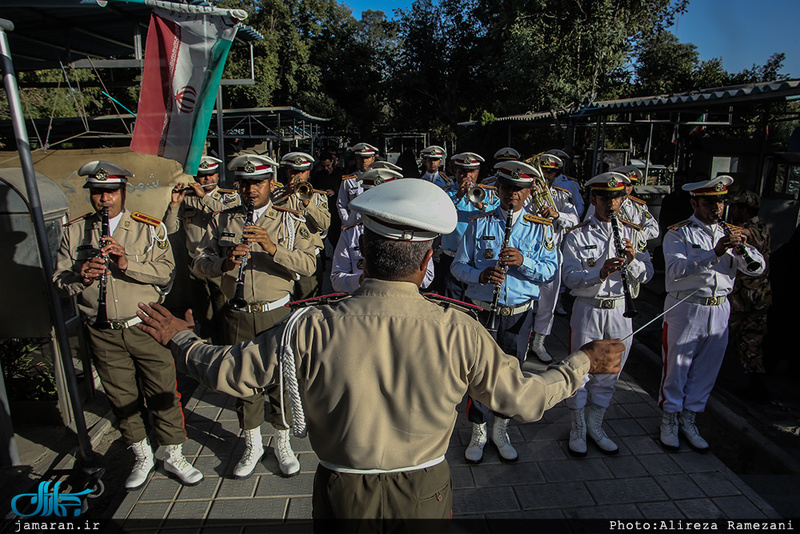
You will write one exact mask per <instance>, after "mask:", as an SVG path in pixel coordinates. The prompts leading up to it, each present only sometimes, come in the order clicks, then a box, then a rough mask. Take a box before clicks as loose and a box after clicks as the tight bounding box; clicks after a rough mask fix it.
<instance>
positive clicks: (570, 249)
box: [563, 172, 653, 456]
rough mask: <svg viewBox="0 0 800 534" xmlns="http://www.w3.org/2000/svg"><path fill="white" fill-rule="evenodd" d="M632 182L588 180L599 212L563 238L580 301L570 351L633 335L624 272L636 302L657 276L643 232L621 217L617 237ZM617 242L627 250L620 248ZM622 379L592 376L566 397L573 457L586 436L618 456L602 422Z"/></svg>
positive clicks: (567, 274)
mask: <svg viewBox="0 0 800 534" xmlns="http://www.w3.org/2000/svg"><path fill="white" fill-rule="evenodd" d="M628 182H629V180H628V178H627V176H625V175H624V174H618V173H616V172H606V173H603V174H599V175H597V176H595V177H594V178H592V179H591V180H589V181H588V182H586V185H587V187H590V194H591V196H590V201H591V203H592V206H593V207H594V208H595V212H594V214H593V215H592V216H591V217H590V218H589V220H588V221H585V222H584V223H582V224H580V225H579V226H577V227H575V228H573V229H572V230H571V231H570V232H569V233H568V234H567V236H566V237H565V239H564V266H563V278H564V285H566V286H567V287H568V288H570V290H571V291H570V292H571V294H572V295H573V296H574V297H575V304H574V306H573V308H572V317H571V318H570V347H580V346H581V345H583V344H584V343H586V341H585V340H591V339H614V338H616V339H625V337H627V336H628V335H629V334H630V333H631V332H633V326H632V323H631V319H629V318H626V317H624V315H623V314H624V313H625V291H626V290H625V288H624V284H623V280H622V275H621V270H622V269H624V270H625V273H626V278H627V280H628V282H629V286H630V287H631V292H632V293H634V294H632V295H631V298H632V297H634V296H635V294H636V293H638V290H637V288H638V286H639V284H645V283H647V282H649V281H650V279H651V278H652V277H653V264H652V262H651V261H650V253H649V252H647V250H646V249H645V245H646V244H647V241H646V240H645V239H644V236H643V235H642V232H641V228H640V227H638V226H636V225H634V224H633V223H630V222H627V221H623V220H619V219H618V221H619V222H618V228H619V234H618V235H617V236H615V235H614V229H613V226H612V224H611V212H613V213H615V214H617V213H618V212H619V210H620V205H621V203H622V199H623V197H624V196H625V185H626V184H627V183H628ZM617 239H619V244H620V245H621V246H622V247H624V250H623V251H620V250H618V248H617ZM632 341H633V340H632V338H628V339H626V340H625V341H623V343H624V344H625V352H623V354H622V365H623V366H624V365H625V361H626V360H627V357H628V353H629V352H630V349H631V344H632ZM618 379H619V374H618V373H617V374H602V375H601V374H594V375H589V376H588V377H587V378H586V380H585V381H584V384H583V385H582V386H581V387H580V388H579V389H578V391H577V392H576V393H575V395H574V396H573V397H570V398H569V399H567V407H568V408H569V409H570V410H571V413H572V429H571V431H570V434H569V451H570V454H572V455H573V456H584V455H586V435H587V434H588V435H589V437H590V438H591V439H592V441H593V442H594V443H595V445H597V447H598V448H599V449H600V451H601V452H603V453H605V454H616V453H617V452H619V448H618V447H617V444H616V443H614V442H613V441H612V440H611V439H610V438H609V437H608V435H606V433H605V431H604V430H603V418H604V417H605V412H606V409H607V408H608V406H609V405H610V404H611V398H612V397H613V395H614V390H615V384H616V383H617V380H618ZM587 401H588V403H589V406H588V408H587ZM584 410H586V412H587V413H586V414H584ZM587 421H588V425H587Z"/></svg>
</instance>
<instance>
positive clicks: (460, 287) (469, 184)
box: [434, 152, 500, 301]
mask: <svg viewBox="0 0 800 534" xmlns="http://www.w3.org/2000/svg"><path fill="white" fill-rule="evenodd" d="M483 161H484V160H483V158H482V157H481V156H479V155H478V154H475V153H474V152H462V153H460V154H456V155H455V156H453V158H452V162H453V166H454V167H455V169H456V175H455V181H454V182H453V183H452V184H451V185H450V187H449V188H448V189H446V190H445V192H446V193H447V196H449V197H450V199H451V200H452V201H453V204H454V205H455V207H456V213H457V214H458V224H457V225H456V229H455V230H453V231H452V232H450V233H449V234H446V235H443V236H442V241H441V245H440V246H441V249H440V251H441V253H440V255H439V259H438V261H437V262H435V265H436V267H435V268H436V275H435V276H434V282H435V285H436V288H437V289H438V290H439V292H440V293H441V294H443V295H444V296H446V297H449V298H451V299H456V300H462V301H463V300H464V299H465V296H464V292H465V291H466V289H467V286H466V284H464V283H463V282H461V281H459V280H457V279H456V278H455V277H454V276H453V274H452V273H451V272H450V266H451V265H452V263H453V258H454V257H455V255H456V250H458V245H459V243H461V238H462V237H463V236H464V232H466V231H467V225H468V224H469V219H470V217H473V216H475V215H478V214H480V213H489V212H492V211H494V210H495V209H496V208H497V206H499V205H500V201H499V200H498V198H497V195H495V194H494V193H493V192H491V191H492V190H491V189H483V192H484V194H485V196H486V198H485V199H484V200H483V201H481V202H473V200H471V198H470V190H471V189H472V188H473V187H475V186H477V185H478V175H479V174H480V169H481V163H483Z"/></svg>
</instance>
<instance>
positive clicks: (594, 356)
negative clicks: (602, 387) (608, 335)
mask: <svg viewBox="0 0 800 534" xmlns="http://www.w3.org/2000/svg"><path fill="white" fill-rule="evenodd" d="M581 350H582V351H583V352H584V353H586V355H587V356H589V362H590V363H591V366H590V367H589V372H590V373H591V374H593V375H615V374H617V373H620V372H622V353H623V352H625V345H623V344H622V342H620V340H619V339H601V340H598V341H591V342H589V343H587V344H586V345H584V346H582V347H581Z"/></svg>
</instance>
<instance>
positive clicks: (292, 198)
mask: <svg viewBox="0 0 800 534" xmlns="http://www.w3.org/2000/svg"><path fill="white" fill-rule="evenodd" d="M281 165H282V166H283V167H284V169H285V170H286V178H287V182H288V183H287V184H286V189H285V191H284V194H283V195H282V198H281V199H279V200H277V202H276V204H277V205H279V206H281V207H283V208H288V209H290V210H294V211H297V212H299V213H301V214H302V215H303V217H305V219H306V226H307V227H308V231H309V232H310V233H311V241H312V242H313V243H314V251H315V254H316V256H317V259H316V269H315V271H314V273H313V274H312V275H311V276H301V277H300V280H298V281H297V283H295V288H294V299H295V300H302V299H307V298H311V297H316V296H317V295H319V292H320V289H321V288H322V273H323V271H324V270H325V245H323V244H322V240H323V239H325V235H326V234H327V233H328V228H329V227H330V225H331V213H330V211H328V200H327V198H326V195H325V191H317V190H316V189H314V188H313V187H311V182H309V181H308V178H309V176H311V167H312V166H313V165H314V158H312V157H311V156H310V155H308V154H306V153H305V152H289V153H288V154H286V155H284V156H283V157H282V158H281Z"/></svg>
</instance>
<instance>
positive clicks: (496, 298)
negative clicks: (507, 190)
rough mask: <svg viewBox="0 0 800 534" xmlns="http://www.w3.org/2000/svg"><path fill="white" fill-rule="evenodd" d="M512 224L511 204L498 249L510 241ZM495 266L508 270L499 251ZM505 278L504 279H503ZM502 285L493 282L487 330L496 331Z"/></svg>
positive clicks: (505, 271) (504, 246)
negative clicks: (501, 261) (501, 242)
mask: <svg viewBox="0 0 800 534" xmlns="http://www.w3.org/2000/svg"><path fill="white" fill-rule="evenodd" d="M513 224H514V211H513V210H512V209H511V206H509V207H508V217H506V233H505V234H504V235H503V245H502V246H501V247H500V250H503V249H504V248H506V247H507V246H508V243H509V241H511V226H512V225H513ZM497 256H498V257H497V266H498V267H500V268H501V269H502V270H503V274H505V273H507V272H508V265H507V264H504V263H500V253H499V252H498V254H497ZM504 280H505V279H504ZM502 287H503V282H500V283H499V284H495V286H494V294H493V295H492V308H491V310H490V313H489V321H488V324H487V326H486V329H487V330H488V331H489V332H497V306H498V304H499V303H500V289H501V288H502Z"/></svg>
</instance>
